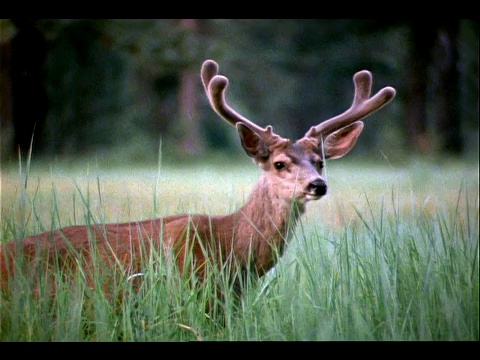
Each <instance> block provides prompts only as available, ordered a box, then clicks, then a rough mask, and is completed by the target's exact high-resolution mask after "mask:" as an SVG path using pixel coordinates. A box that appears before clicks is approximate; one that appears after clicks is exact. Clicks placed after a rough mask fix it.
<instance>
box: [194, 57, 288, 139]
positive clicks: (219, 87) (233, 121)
mask: <svg viewBox="0 0 480 360" xmlns="http://www.w3.org/2000/svg"><path fill="white" fill-rule="evenodd" d="M217 74H218V64H217V63H216V62H215V61H213V60H206V61H205V62H204V63H203V65H202V72H201V76H202V82H203V86H204V87H205V90H206V91H207V95H208V99H209V100H210V104H211V105H212V108H213V109H214V110H215V112H216V113H217V114H218V115H220V117H221V118H222V119H223V120H225V121H226V122H228V123H229V124H230V125H232V126H237V124H238V123H241V124H243V125H245V126H247V127H249V128H250V129H251V130H253V131H254V132H255V133H256V134H257V135H259V136H260V137H261V138H262V139H263V140H264V141H266V142H267V143H268V144H269V145H271V146H276V145H278V144H281V143H284V142H286V141H288V140H286V139H283V138H282V137H280V136H279V135H276V134H274V133H273V128H272V126H270V125H268V126H267V127H266V128H263V127H261V126H258V125H257V124H255V123H253V122H251V121H250V120H248V119H246V118H245V117H243V116H242V115H240V114H239V113H237V112H236V111H235V110H233V109H232V108H231V107H230V106H229V105H228V104H227V102H226V100H225V91H226V89H227V87H228V84H229V82H228V79H227V78H226V77H225V76H222V75H217Z"/></svg>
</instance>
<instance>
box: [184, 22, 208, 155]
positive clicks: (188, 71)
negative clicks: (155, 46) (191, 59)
mask: <svg viewBox="0 0 480 360" xmlns="http://www.w3.org/2000/svg"><path fill="white" fill-rule="evenodd" d="M180 26H181V27H183V28H185V29H186V31H187V33H188V34H190V36H192V34H194V33H195V32H196V31H198V24H197V21H196V20H195V19H183V20H181V21H180ZM186 41H187V43H186V44H184V45H185V46H186V47H188V46H190V45H189V44H188V36H187V40H186ZM187 50H188V49H187ZM198 71H199V69H192V66H191V65H187V67H186V68H185V69H184V70H183V71H182V74H181V75H180V88H179V115H180V119H179V121H180V129H181V130H182V131H183V135H182V138H181V140H180V146H181V148H182V151H183V152H184V153H186V154H189V155H201V154H203V152H204V151H205V145H204V143H203V137H202V135H201V127H200V123H199V116H198V88H197V83H198V81H199V76H198Z"/></svg>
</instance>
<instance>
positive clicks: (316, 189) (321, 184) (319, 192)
mask: <svg viewBox="0 0 480 360" xmlns="http://www.w3.org/2000/svg"><path fill="white" fill-rule="evenodd" d="M308 191H310V192H312V193H314V194H315V195H316V196H323V195H325V194H326V193H327V184H326V183H325V181H324V180H322V179H316V180H313V181H312V182H311V183H310V184H308Z"/></svg>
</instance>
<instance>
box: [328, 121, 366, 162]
mask: <svg viewBox="0 0 480 360" xmlns="http://www.w3.org/2000/svg"><path fill="white" fill-rule="evenodd" d="M362 130H363V122H362V121H356V122H354V123H353V124H350V125H348V126H345V127H343V128H341V129H339V130H337V131H335V132H333V133H332V134H330V135H328V136H327V138H326V139H325V141H324V143H323V146H324V149H325V159H338V158H341V157H342V156H344V155H346V154H347V153H348V152H349V151H350V150H352V148H353V147H354V146H355V143H356V142H357V139H358V137H359V136H360V133H361V132H362Z"/></svg>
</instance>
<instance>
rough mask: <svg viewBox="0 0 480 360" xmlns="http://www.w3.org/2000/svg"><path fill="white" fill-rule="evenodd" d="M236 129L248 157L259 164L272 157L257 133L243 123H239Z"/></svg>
mask: <svg viewBox="0 0 480 360" xmlns="http://www.w3.org/2000/svg"><path fill="white" fill-rule="evenodd" d="M236 128H237V131H238V134H239V135H240V141H241V143H242V147H243V149H244V150H245V152H246V153H247V155H248V156H250V157H252V158H253V159H255V160H256V161H259V162H262V161H265V160H266V159H267V158H268V157H269V156H270V149H269V147H268V145H267V144H266V143H265V141H263V140H262V138H261V137H260V136H258V134H257V133H256V132H255V131H253V130H252V129H250V128H249V127H248V126H246V125H244V124H242V123H237V125H236Z"/></svg>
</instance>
